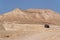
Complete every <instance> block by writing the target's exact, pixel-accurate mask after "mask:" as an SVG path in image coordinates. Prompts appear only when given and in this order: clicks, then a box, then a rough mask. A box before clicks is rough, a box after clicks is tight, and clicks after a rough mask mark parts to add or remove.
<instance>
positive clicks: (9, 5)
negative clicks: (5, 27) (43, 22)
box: [0, 0, 60, 14]
mask: <svg viewBox="0 0 60 40" xmlns="http://www.w3.org/2000/svg"><path fill="white" fill-rule="evenodd" d="M15 8H21V9H24V10H25V9H28V8H39V9H52V10H54V11H56V12H59V13H60V0H0V14H2V13H5V12H8V11H11V10H13V9H15Z"/></svg>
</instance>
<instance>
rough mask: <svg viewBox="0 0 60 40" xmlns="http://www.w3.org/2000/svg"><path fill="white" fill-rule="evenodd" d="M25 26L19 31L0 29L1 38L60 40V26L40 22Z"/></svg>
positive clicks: (6, 39) (4, 39)
mask: <svg viewBox="0 0 60 40" xmlns="http://www.w3.org/2000/svg"><path fill="white" fill-rule="evenodd" d="M23 26H24V27H23ZM23 26H21V27H20V28H19V30H17V31H8V30H7V31H0V40H60V26H56V25H50V28H45V27H44V25H40V24H24V25H23Z"/></svg>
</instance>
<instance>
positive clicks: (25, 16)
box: [0, 8, 60, 25]
mask: <svg viewBox="0 0 60 40" xmlns="http://www.w3.org/2000/svg"><path fill="white" fill-rule="evenodd" d="M0 22H1V23H20V24H40V23H42V24H44V23H49V24H58V25H60V14H59V13H57V12H55V11H52V10H50V9H27V10H21V9H19V8H16V9H14V10H12V11H10V12H7V13H4V14H2V15H0Z"/></svg>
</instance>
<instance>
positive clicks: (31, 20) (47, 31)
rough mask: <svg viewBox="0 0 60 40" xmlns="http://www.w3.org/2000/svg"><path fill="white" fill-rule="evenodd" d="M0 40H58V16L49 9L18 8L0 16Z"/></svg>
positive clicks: (59, 38)
mask: <svg viewBox="0 0 60 40" xmlns="http://www.w3.org/2000/svg"><path fill="white" fill-rule="evenodd" d="M46 24H47V25H48V26H45V25H46ZM0 40H60V14H59V13H57V12H54V11H52V10H49V9H27V10H21V9H18V8H16V9H14V10H12V11H10V12H7V13H4V14H1V15H0Z"/></svg>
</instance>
